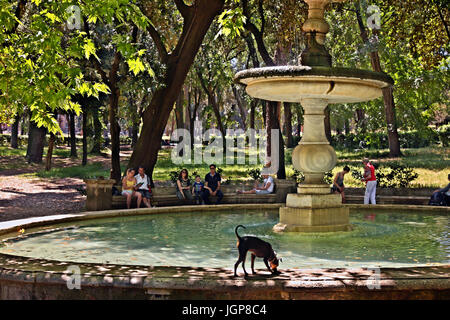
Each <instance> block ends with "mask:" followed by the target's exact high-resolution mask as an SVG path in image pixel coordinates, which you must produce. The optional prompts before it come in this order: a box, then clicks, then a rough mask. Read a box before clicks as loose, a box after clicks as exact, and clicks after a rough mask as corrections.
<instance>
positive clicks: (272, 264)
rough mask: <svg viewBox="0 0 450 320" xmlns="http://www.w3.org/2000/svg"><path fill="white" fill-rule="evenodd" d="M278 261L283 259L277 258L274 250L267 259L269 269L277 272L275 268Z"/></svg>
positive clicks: (278, 263)
mask: <svg viewBox="0 0 450 320" xmlns="http://www.w3.org/2000/svg"><path fill="white" fill-rule="evenodd" d="M280 262H283V259H281V258H280V259H278V258H277V254H276V252H275V251H274V252H273V256H272V257H271V258H270V259H269V263H270V269H272V271H273V272H277V268H278V266H279V265H280Z"/></svg>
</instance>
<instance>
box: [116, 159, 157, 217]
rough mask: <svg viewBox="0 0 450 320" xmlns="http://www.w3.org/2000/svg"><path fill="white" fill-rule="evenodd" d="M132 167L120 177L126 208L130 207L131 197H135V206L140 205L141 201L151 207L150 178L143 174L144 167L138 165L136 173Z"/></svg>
mask: <svg viewBox="0 0 450 320" xmlns="http://www.w3.org/2000/svg"><path fill="white" fill-rule="evenodd" d="M135 173H136V171H135V170H134V169H132V168H130V169H128V170H127V174H126V176H125V177H123V179H122V195H123V196H125V197H126V198H127V208H128V209H130V207H131V199H132V198H134V197H136V198H137V207H138V208H140V207H141V202H142V201H144V204H145V205H146V206H147V207H148V208H151V207H152V204H151V197H152V191H151V187H150V178H149V177H148V176H147V175H146V174H145V169H144V168H143V167H139V169H138V174H136V175H135Z"/></svg>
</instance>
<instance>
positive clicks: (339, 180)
mask: <svg viewBox="0 0 450 320" xmlns="http://www.w3.org/2000/svg"><path fill="white" fill-rule="evenodd" d="M349 172H350V168H349V167H348V166H345V167H344V170H342V171H341V172H338V173H336V175H335V176H334V180H333V186H332V187H331V191H332V192H334V193H340V194H341V196H342V203H345V193H344V189H345V187H344V176H345V175H346V174H347V173H349Z"/></svg>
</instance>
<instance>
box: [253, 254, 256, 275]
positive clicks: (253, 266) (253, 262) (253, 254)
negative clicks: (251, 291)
mask: <svg viewBox="0 0 450 320" xmlns="http://www.w3.org/2000/svg"><path fill="white" fill-rule="evenodd" d="M255 258H256V256H255V255H254V254H253V253H252V273H253V274H256V272H255V268H254V267H255Z"/></svg>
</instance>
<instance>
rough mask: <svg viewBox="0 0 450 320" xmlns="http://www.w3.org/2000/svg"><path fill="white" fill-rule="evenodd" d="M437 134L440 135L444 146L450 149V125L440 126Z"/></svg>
mask: <svg viewBox="0 0 450 320" xmlns="http://www.w3.org/2000/svg"><path fill="white" fill-rule="evenodd" d="M437 133H438V135H439V140H440V141H441V143H442V146H443V147H448V146H449V142H450V124H446V125H443V126H440V127H439V129H438V130H437Z"/></svg>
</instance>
